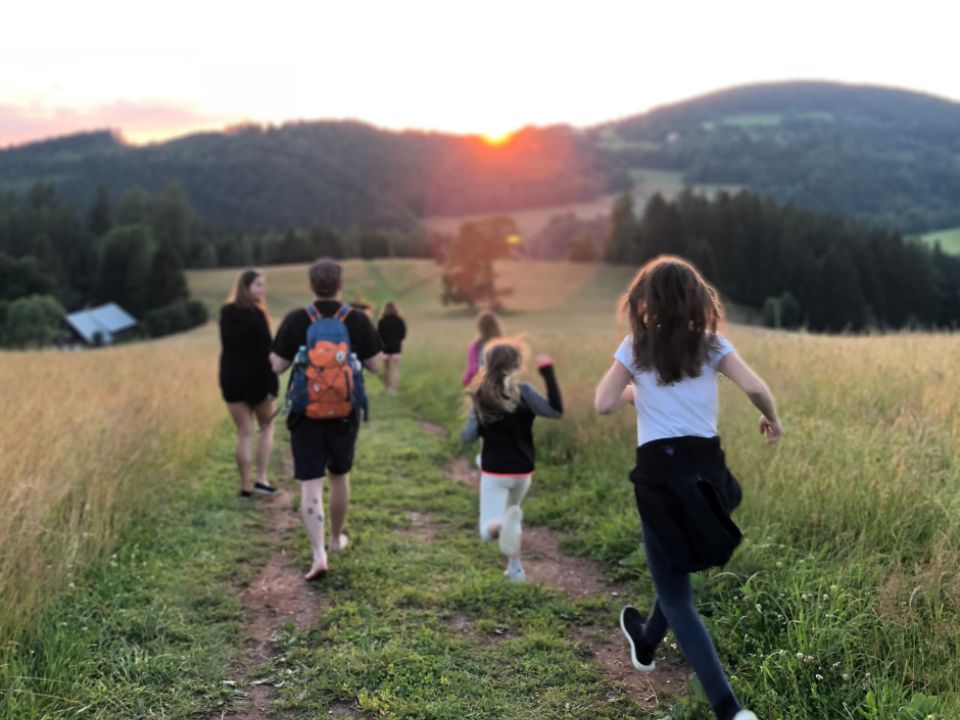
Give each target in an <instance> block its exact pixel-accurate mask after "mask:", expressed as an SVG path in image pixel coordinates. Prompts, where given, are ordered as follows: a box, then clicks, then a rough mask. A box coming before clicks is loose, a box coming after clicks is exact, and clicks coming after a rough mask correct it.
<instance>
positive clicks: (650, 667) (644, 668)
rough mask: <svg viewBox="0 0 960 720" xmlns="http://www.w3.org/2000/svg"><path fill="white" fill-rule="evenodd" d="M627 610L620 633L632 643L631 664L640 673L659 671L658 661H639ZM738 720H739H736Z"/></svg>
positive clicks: (621, 613) (621, 623)
mask: <svg viewBox="0 0 960 720" xmlns="http://www.w3.org/2000/svg"><path fill="white" fill-rule="evenodd" d="M625 610H626V608H624V609H623V610H621V611H620V631H621V632H622V633H623V636H624V637H625V638H626V639H627V642H629V643H630V662H631V663H632V664H633V666H634V667H635V668H636V669H637V670H639V671H640V672H645V673H650V672H653V671H654V670H656V669H657V661H656V660H651V661H650V664H645V663H642V662H640V661H639V660H638V659H637V646H636V645H634V644H633V638H632V637H630V633H628V632H627V626H626V624H624V622H623V614H624V611H625ZM734 720H737V718H734Z"/></svg>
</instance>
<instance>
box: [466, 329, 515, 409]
mask: <svg viewBox="0 0 960 720" xmlns="http://www.w3.org/2000/svg"><path fill="white" fill-rule="evenodd" d="M527 354H528V353H527V349H526V346H525V345H524V344H523V342H521V341H520V340H517V339H509V338H501V339H497V340H492V341H490V342H489V343H487V345H486V346H485V347H484V351H483V366H482V367H481V368H480V370H479V371H478V372H477V374H476V375H475V376H474V378H473V380H472V381H471V382H470V385H469V386H468V387H467V395H468V397H469V400H470V403H471V404H472V406H473V409H474V411H475V412H476V413H477V419H478V420H479V421H480V424H481V425H489V424H490V423H493V422H496V421H497V420H499V419H500V418H502V417H503V416H504V415H509V414H510V413H512V412H513V411H514V410H516V409H517V406H518V405H519V404H520V373H521V371H522V370H523V365H524V361H525V359H526V356H527Z"/></svg>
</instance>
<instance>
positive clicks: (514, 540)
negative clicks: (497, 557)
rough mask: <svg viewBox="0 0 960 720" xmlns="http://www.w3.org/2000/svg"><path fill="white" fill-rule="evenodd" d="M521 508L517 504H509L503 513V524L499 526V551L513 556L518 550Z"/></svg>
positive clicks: (520, 530) (521, 520)
mask: <svg viewBox="0 0 960 720" xmlns="http://www.w3.org/2000/svg"><path fill="white" fill-rule="evenodd" d="M522 523H523V510H521V509H520V506H519V505H511V506H510V507H508V508H507V511H506V512H505V513H504V514H503V526H502V527H501V528H500V552H502V553H503V554H504V555H506V556H507V557H514V556H515V555H516V554H517V553H518V552H520V536H521V534H522V533H523V526H522Z"/></svg>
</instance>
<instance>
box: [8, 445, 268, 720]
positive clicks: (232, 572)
mask: <svg viewBox="0 0 960 720" xmlns="http://www.w3.org/2000/svg"><path fill="white" fill-rule="evenodd" d="M231 445H232V439H231V437H230V431H228V430H227V428H225V427H224V428H223V430H222V432H220V433H218V435H217V438H216V440H215V442H214V443H213V445H212V446H211V448H210V451H211V459H209V460H204V461H198V462H196V463H194V464H193V465H191V466H188V467H186V468H183V471H184V472H185V473H189V474H190V476H191V480H190V482H189V483H181V482H177V483H174V484H171V485H170V486H169V487H161V488H158V489H157V490H156V491H155V492H154V494H153V498H152V502H151V503H150V506H149V509H148V510H147V511H146V512H145V513H144V514H143V515H142V516H141V517H140V519H139V520H140V522H139V523H137V524H136V525H133V526H131V527H130V528H129V529H128V530H127V531H126V532H125V533H124V534H123V536H122V540H121V542H120V544H119V546H118V547H117V549H116V551H115V552H114V553H113V554H112V555H110V556H109V557H108V558H106V559H105V560H104V561H102V562H97V563H94V564H92V565H89V566H88V567H87V569H86V570H85V571H84V572H82V573H79V574H77V575H76V576H75V577H74V578H73V579H72V581H71V582H70V585H69V590H68V592H67V593H66V594H65V595H64V596H62V597H60V598H58V599H57V600H56V601H55V602H53V603H51V604H50V605H49V606H48V607H47V609H46V612H45V613H44V614H43V616H42V617H41V618H40V619H39V621H38V622H37V624H36V626H35V628H34V629H33V630H32V631H31V632H29V633H27V634H25V636H24V637H22V638H21V639H20V641H19V642H18V643H17V645H16V646H14V647H12V648H6V649H5V650H6V653H5V662H4V664H3V666H2V667H0V718H2V719H3V720H27V719H33V718H42V719H44V720H53V719H54V718H57V719H59V718H91V719H97V720H99V719H106V718H117V719H119V718H134V717H136V718H181V717H191V716H199V713H206V714H207V715H208V716H209V714H211V713H213V712H217V713H218V714H219V710H220V709H221V708H224V707H226V706H227V704H228V703H229V702H231V700H232V694H233V690H231V689H230V688H229V687H228V686H227V685H225V684H224V682H223V681H224V679H225V678H227V677H228V675H227V672H228V670H229V665H230V662H231V661H232V660H233V659H234V658H235V656H236V655H237V653H238V652H240V651H241V650H242V647H243V645H242V642H241V641H242V637H243V635H242V630H243V626H242V622H241V621H242V607H241V605H240V602H239V601H238V600H237V599H236V597H235V596H234V595H233V593H232V592H231V588H232V587H233V586H236V585H238V584H240V583H242V582H244V581H246V580H248V579H249V578H250V577H251V576H252V573H253V572H255V570H256V567H257V564H258V563H260V562H262V561H263V560H264V558H265V555H266V553H268V552H271V551H272V548H268V547H265V546H263V545H262V544H260V543H258V542H257V536H258V534H259V533H260V531H261V515H260V513H259V512H258V511H257V510H256V508H255V507H254V506H253V505H251V504H249V503H246V504H244V503H241V502H239V501H238V500H237V499H236V498H235V496H234V493H235V491H236V479H235V474H236V470H235V468H234V466H233V462H232V453H231Z"/></svg>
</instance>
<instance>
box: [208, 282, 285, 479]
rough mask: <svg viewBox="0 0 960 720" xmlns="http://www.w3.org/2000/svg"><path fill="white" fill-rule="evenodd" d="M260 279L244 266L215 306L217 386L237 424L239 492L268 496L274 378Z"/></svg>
mask: <svg viewBox="0 0 960 720" xmlns="http://www.w3.org/2000/svg"><path fill="white" fill-rule="evenodd" d="M266 290H267V282H266V278H265V277H264V276H263V273H262V272H260V271H259V270H256V269H253V268H251V269H248V270H244V271H243V272H242V273H241V274H240V277H239V278H237V287H236V290H235V291H234V293H233V297H232V298H231V299H230V301H229V302H228V303H227V304H226V305H224V306H223V307H222V308H220V344H221V347H222V352H221V353H220V390H221V392H222V393H223V399H224V400H225V401H226V403H227V409H228V410H229V411H230V417H231V418H232V419H233V423H234V425H236V426H237V449H236V458H237V468H238V469H239V470H240V496H241V497H250V496H251V494H252V493H253V492H259V493H263V494H268V495H269V494H273V493H274V492H276V489H275V488H274V487H273V486H272V485H270V483H269V482H267V463H268V462H269V460H270V452H271V450H272V449H273V415H274V411H273V406H274V400H275V399H276V397H277V390H278V381H277V376H276V375H274V373H273V370H271V368H270V360H269V356H270V340H271V339H270V321H269V320H268V319H267V308H266V302H265V301H264V296H265V294H266ZM254 418H256V422H257V424H258V425H259V427H260V437H259V439H258V441H257V476H256V480H255V481H254V482H253V484H252V485H251V482H250V481H251V478H250V470H251V464H252V458H251V454H250V445H251V440H252V438H253V431H254Z"/></svg>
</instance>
